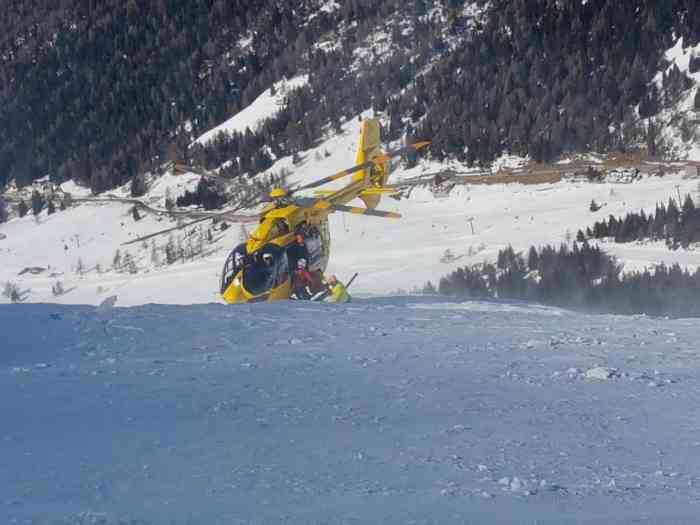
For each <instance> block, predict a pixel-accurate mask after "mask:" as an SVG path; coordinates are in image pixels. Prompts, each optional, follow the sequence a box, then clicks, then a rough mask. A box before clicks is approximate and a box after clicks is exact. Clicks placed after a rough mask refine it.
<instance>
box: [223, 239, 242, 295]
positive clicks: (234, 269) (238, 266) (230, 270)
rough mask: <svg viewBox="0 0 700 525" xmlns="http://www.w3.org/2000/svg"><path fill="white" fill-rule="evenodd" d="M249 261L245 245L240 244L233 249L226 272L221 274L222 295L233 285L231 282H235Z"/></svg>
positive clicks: (227, 261)
mask: <svg viewBox="0 0 700 525" xmlns="http://www.w3.org/2000/svg"><path fill="white" fill-rule="evenodd" d="M248 259H249V257H248V251H247V250H246V244H245V243H241V244H239V245H238V246H236V247H235V248H234V249H233V251H231V253H230V254H229V256H228V257H227V258H226V263H225V264H224V271H223V272H221V293H224V292H225V291H226V289H227V288H228V287H229V286H230V285H231V281H233V279H234V278H235V277H236V275H238V273H239V272H240V271H241V270H242V269H243V267H244V266H245V265H246V264H247V262H248Z"/></svg>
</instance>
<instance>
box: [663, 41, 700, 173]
mask: <svg viewBox="0 0 700 525" xmlns="http://www.w3.org/2000/svg"><path fill="white" fill-rule="evenodd" d="M693 56H700V44H698V45H696V46H688V47H685V46H684V42H683V38H682V37H681V38H679V39H678V40H677V42H676V44H675V45H674V46H673V47H672V48H671V49H669V50H668V51H666V53H665V54H664V59H665V60H666V61H667V62H668V63H669V65H668V66H667V67H666V69H665V71H666V72H668V71H669V70H670V69H671V68H673V67H674V66H675V67H677V68H678V70H679V71H680V72H681V73H683V74H685V75H686V76H687V77H688V78H690V80H691V81H692V86H691V88H690V89H688V90H686V91H685V92H683V93H682V94H681V96H680V99H679V100H678V101H677V102H676V103H675V104H674V105H673V106H672V107H669V108H664V109H663V110H662V111H661V112H660V114H659V115H658V116H657V118H658V119H659V121H660V122H661V123H662V125H663V129H662V136H663V139H664V143H665V145H666V146H667V147H668V148H670V153H671V154H672V155H675V156H677V157H682V158H687V159H689V160H695V161H700V126H698V122H700V113H699V112H697V111H695V107H694V101H695V94H696V93H697V91H698V90H699V89H700V71H696V72H695V73H691V72H690V67H689V66H690V59H691V57H693ZM662 79H663V71H660V72H659V73H657V75H656V76H655V77H654V82H655V83H656V85H657V86H658V88H659V89H661V87H662ZM682 128H685V129H682Z"/></svg>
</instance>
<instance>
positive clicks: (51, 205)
mask: <svg viewBox="0 0 700 525" xmlns="http://www.w3.org/2000/svg"><path fill="white" fill-rule="evenodd" d="M47 213H48V214H49V215H53V214H54V213H56V205H55V204H54V203H53V199H49V205H48V208H47Z"/></svg>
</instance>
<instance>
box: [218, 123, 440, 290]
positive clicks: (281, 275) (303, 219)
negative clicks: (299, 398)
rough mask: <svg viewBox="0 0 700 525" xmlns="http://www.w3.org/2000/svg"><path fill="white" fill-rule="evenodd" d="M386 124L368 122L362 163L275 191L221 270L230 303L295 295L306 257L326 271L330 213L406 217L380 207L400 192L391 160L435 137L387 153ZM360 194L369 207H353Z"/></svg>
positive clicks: (362, 139) (359, 155) (359, 160)
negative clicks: (311, 192) (393, 183)
mask: <svg viewBox="0 0 700 525" xmlns="http://www.w3.org/2000/svg"><path fill="white" fill-rule="evenodd" d="M380 140H381V137H380V125H379V122H378V121H377V120H375V119H366V120H364V121H363V122H362V125H361V132H360V143H359V146H358V151H357V157H356V165H355V166H353V167H352V168H350V169H347V170H343V171H341V172H338V173H336V174H333V175H330V176H328V177H325V178H323V179H320V180H317V181H315V182H312V183H310V184H306V185H304V186H301V187H298V188H295V189H291V190H287V189H283V188H275V189H273V190H272V191H271V192H270V200H271V202H270V204H268V205H267V206H266V208H265V209H263V211H262V213H261V215H260V223H259V225H258V227H257V229H256V230H255V231H254V232H253V233H252V234H251V235H250V238H249V239H248V240H247V241H246V242H243V243H241V244H239V245H238V246H236V247H235V248H234V249H233V251H232V252H231V253H230V254H229V256H228V258H227V259H226V262H225V264H224V267H223V271H222V273H221V286H220V293H221V296H222V297H223V299H224V300H225V301H226V302H227V303H230V304H235V303H246V302H259V301H275V300H283V299H289V298H290V297H291V296H292V293H293V288H292V273H293V270H294V268H296V263H297V261H298V260H299V259H300V258H304V259H306V261H307V265H308V266H307V268H308V270H309V271H311V272H317V274H322V273H323V272H324V271H325V269H326V266H327V264H328V259H329V255H330V242H331V239H330V233H329V230H328V215H329V214H331V213H333V212H345V213H356V214H364V215H371V216H374V217H383V218H394V219H396V218H400V217H401V215H399V214H398V213H393V212H387V211H380V210H376V209H375V208H376V206H377V204H379V201H380V200H381V196H382V195H385V194H392V193H396V189H395V188H392V187H389V186H386V181H387V178H388V175H389V160H390V159H391V158H392V157H395V156H397V155H401V154H402V153H406V152H408V151H417V150H419V149H421V148H423V147H425V146H427V145H428V144H429V142H427V141H424V142H417V143H415V144H411V145H409V146H406V147H403V148H401V149H398V150H395V151H391V152H387V153H385V152H383V151H382V148H381V142H380ZM351 175H352V179H351V181H350V183H349V184H347V185H346V186H344V187H342V188H340V189H338V190H335V191H317V192H316V197H297V196H295V194H296V193H297V192H299V191H302V190H308V189H312V188H316V187H318V186H321V185H323V184H327V183H329V182H332V181H334V180H337V179H340V178H343V177H348V176H351ZM355 198H359V199H361V200H362V201H363V202H364V204H365V207H354V206H347V203H348V202H350V201H352V200H353V199H355Z"/></svg>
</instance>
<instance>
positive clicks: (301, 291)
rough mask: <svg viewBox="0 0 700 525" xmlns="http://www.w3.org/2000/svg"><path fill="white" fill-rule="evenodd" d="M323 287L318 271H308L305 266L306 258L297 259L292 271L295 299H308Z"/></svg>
mask: <svg viewBox="0 0 700 525" xmlns="http://www.w3.org/2000/svg"><path fill="white" fill-rule="evenodd" d="M322 288H323V283H322V280H321V276H320V275H319V272H310V271H309V270H308V268H307V267H306V259H304V258H301V259H299V260H298V261H297V269H296V272H294V295H295V296H296V298H297V299H304V300H308V299H311V298H312V297H313V296H314V295H315V294H316V293H318V292H319V291H320V290H321V289H322Z"/></svg>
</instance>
